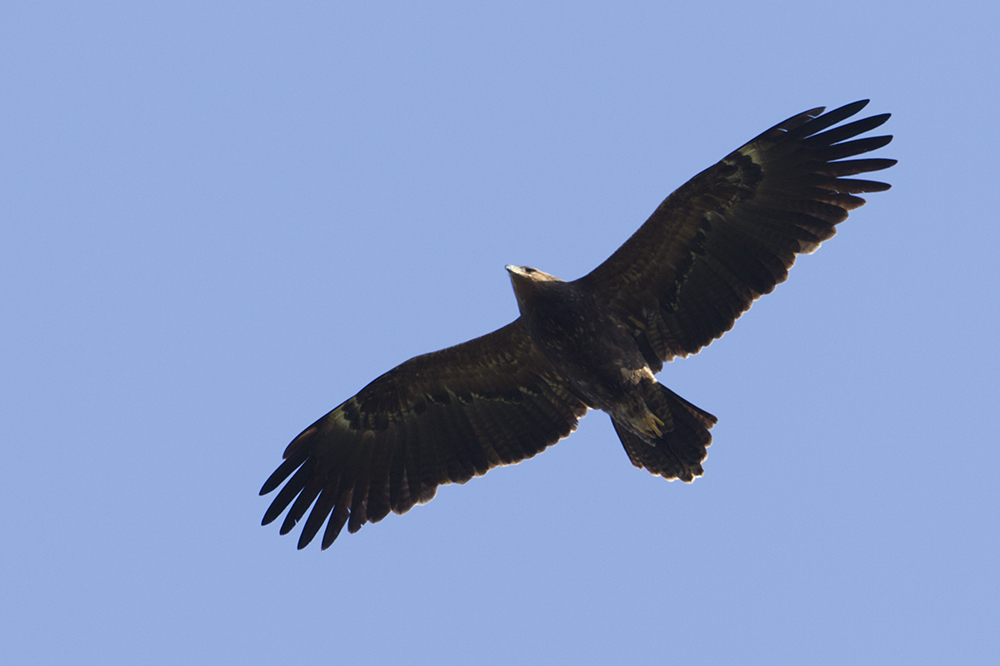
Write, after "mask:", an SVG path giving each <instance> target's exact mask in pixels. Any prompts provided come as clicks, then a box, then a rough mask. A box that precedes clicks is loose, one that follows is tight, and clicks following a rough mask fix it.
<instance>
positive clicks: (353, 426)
mask: <svg viewBox="0 0 1000 666" xmlns="http://www.w3.org/2000/svg"><path fill="white" fill-rule="evenodd" d="M586 413H587V406H586V405H585V404H584V403H583V402H581V401H580V400H579V399H578V398H577V397H575V396H574V395H572V394H571V393H570V392H569V390H568V389H567V388H566V387H565V383H564V382H563V380H562V379H561V378H560V377H559V376H558V374H557V373H556V370H555V368H554V367H552V365H551V364H550V363H549V362H548V361H546V360H545V359H544V358H543V357H542V356H541V354H540V353H539V352H538V351H536V349H535V347H534V345H533V344H532V342H531V339H530V337H529V336H528V333H527V331H526V330H525V329H524V327H523V326H522V325H521V323H520V319H518V320H516V321H514V322H512V323H511V324H508V325H507V326H505V327H503V328H501V329H499V330H497V331H494V332H493V333H490V334H488V335H484V336H482V337H480V338H476V339H475V340H471V341H469V342H466V343H464V344H460V345H457V346H455V347H449V348H448V349H443V350H441V351H438V352H434V353H431V354H424V355H423V356H417V357H416V358H412V359H410V360H409V361H406V362H405V363H403V364H402V365H399V366H397V367H396V368H394V369H392V370H390V371H389V372H387V373H385V374H384V375H382V376H381V377H379V378H378V379H376V380H375V381H373V382H372V383H371V384H369V385H368V386H366V387H365V388H363V389H362V390H361V392H360V393H358V394H357V395H356V396H354V397H353V398H351V399H349V400H347V401H346V402H344V403H343V404H342V405H340V406H339V407H337V408H336V409H334V410H333V411H331V412H330V413H329V414H327V415H326V416H324V417H323V418H321V419H320V420H319V421H317V422H316V423H314V424H312V425H311V426H309V427H308V428H306V429H305V430H304V431H303V432H302V433H301V434H300V435H299V436H298V437H296V438H295V439H294V440H293V441H292V443H291V444H289V445H288V448H287V449H285V453H284V458H285V461H284V463H282V464H281V466H280V467H278V469H277V470H275V472H274V473H273V474H272V475H271V477H270V478H269V479H268V480H267V481H266V482H265V483H264V486H263V488H261V491H260V494H261V495H266V494H268V493H270V492H272V491H273V490H275V489H276V488H277V487H278V486H280V485H281V484H282V482H285V480H286V479H288V480H287V482H285V486H284V488H282V489H281V491H280V492H279V493H278V495H277V496H276V497H275V498H274V501H273V502H272V503H271V506H270V507H269V508H268V510H267V513H265V514H264V520H263V524H264V525H267V524H268V523H270V522H272V521H273V520H275V519H276V518H277V517H278V516H279V515H280V514H281V513H282V512H283V511H284V510H285V509H286V508H287V507H288V506H289V505H291V509H289V511H288V514H287V515H286V516H285V520H284V522H283V523H282V525H281V533H282V534H286V533H288V532H289V531H291V529H292V528H293V527H294V526H295V524H296V523H297V522H298V521H299V519H301V518H302V517H303V516H304V515H305V513H306V511H307V510H308V509H309V507H310V506H312V512H311V513H310V514H309V517H308V518H307V519H306V522H305V526H304V527H303V528H302V534H301V536H300V538H299V548H303V547H305V546H306V545H307V544H308V543H309V542H310V541H311V540H312V539H313V537H314V536H316V533H317V532H318V531H319V529H320V528H321V527H322V526H323V524H324V523H326V525H327V526H326V531H325V532H324V533H323V548H327V547H328V546H329V545H330V544H331V543H333V541H334V539H336V538H337V535H338V534H339V533H340V531H341V529H342V528H343V527H344V525H345V524H347V526H348V531H350V532H352V533H353V532H356V531H358V530H359V529H361V526H362V525H364V524H365V523H366V522H372V523H375V522H378V521H379V520H382V518H384V517H385V516H386V515H388V513H389V511H393V512H395V513H404V512H406V511H408V510H409V509H410V508H411V507H413V505H414V504H422V503H424V502H427V501H429V500H430V499H431V498H432V497H434V494H435V492H437V487H438V486H439V485H442V484H445V483H465V482H466V481H468V480H469V479H471V478H472V477H474V476H481V475H483V474H485V473H486V472H487V471H488V470H490V469H491V468H493V467H496V466H498V465H510V464H512V463H516V462H519V461H521V460H524V459H525V458H530V457H532V456H533V455H535V454H536V453H539V452H540V451H542V450H543V449H545V448H546V447H547V446H549V445H551V444H555V443H556V442H557V441H559V440H560V439H561V438H563V437H566V436H567V435H569V434H570V433H571V432H572V431H573V430H575V429H576V425H577V421H578V419H579V418H580V417H582V416H583V415H584V414H586ZM289 477H291V478H289ZM328 518H329V521H328V520H327V519H328Z"/></svg>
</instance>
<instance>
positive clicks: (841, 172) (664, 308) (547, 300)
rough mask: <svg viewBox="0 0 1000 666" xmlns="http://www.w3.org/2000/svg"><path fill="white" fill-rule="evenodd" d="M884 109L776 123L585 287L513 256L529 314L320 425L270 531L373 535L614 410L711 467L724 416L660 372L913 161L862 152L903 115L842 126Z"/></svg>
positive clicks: (383, 382)
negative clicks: (878, 177) (447, 491)
mask: <svg viewBox="0 0 1000 666" xmlns="http://www.w3.org/2000/svg"><path fill="white" fill-rule="evenodd" d="M867 103H868V100H862V101H859V102H855V103H853V104H848V105H846V106H843V107H840V108H838V109H836V110H833V111H830V112H829V113H823V112H824V108H823V107H819V108H815V109H811V110H809V111H805V112H804V113H800V114H798V115H795V116H792V117H791V118H789V119H788V120H785V121H784V122H781V123H779V124H777V125H775V126H774V127H772V128H771V129H769V130H767V131H766V132H764V133H763V134H761V135H760V136H758V137H757V138H755V139H753V140H752V141H750V142H749V143H747V144H746V145H744V146H743V147H742V148H739V149H738V150H736V151H734V152H733V153H730V154H729V155H728V156H726V157H725V158H723V159H722V161H720V162H719V163H717V164H715V165H714V166H712V167H709V168H708V169H706V170H704V171H702V172H701V173H699V174H698V175H697V176H695V177H694V178H692V179H691V180H689V181H688V182H687V183H685V184H684V185H682V186H681V187H680V188H679V189H677V190H676V191H675V192H673V193H672V194H671V195H670V196H668V197H667V198H666V199H665V200H664V201H663V203H661V204H660V206H659V207H658V208H657V209H656V210H655V211H654V212H653V214H652V215H651V216H650V218H649V219H648V220H647V221H646V222H645V223H644V224H643V225H642V226H641V227H640V228H639V230H638V231H636V232H635V234H633V235H632V237H631V238H629V239H628V240H627V241H626V242H625V244H624V245H622V246H621V247H620V248H618V250H617V251H616V252H615V253H614V254H612V255H611V256H610V257H609V258H608V259H607V260H606V261H605V262H604V263H602V264H601V265H600V266H598V267H597V268H595V269H594V270H593V271H591V272H590V273H588V274H587V275H584V276H583V277H581V278H579V279H577V280H574V281H572V282H565V281H563V280H560V279H559V278H557V277H555V276H552V275H549V274H548V273H544V272H542V271H540V270H536V269H534V268H529V267H526V266H507V267H506V268H507V271H508V273H509V274H510V280H511V284H512V286H513V289H514V296H515V297H516V299H517V305H518V309H519V311H520V316H519V317H518V318H517V319H516V320H514V321H513V322H511V323H510V324H507V325H506V326H504V327H503V328H500V329H499V330H496V331H493V332H492V333H489V334H487V335H484V336H482V337H479V338H476V339H474V340H470V341H469V342H465V343H463V344H460V345H456V346H454V347H449V348H447V349H443V350H441V351H436V352H433V353H430V354H424V355H421V356H417V357H415V358H412V359H410V360H408V361H406V362H405V363H403V364H402V365H399V366H397V367H396V368H393V369H392V370H390V371H389V372H386V373H385V374H383V375H382V376H380V377H378V378H377V379H375V380H374V381H373V382H371V383H370V384H368V385H367V386H365V387H364V388H363V389H361V391H360V392H359V393H358V394H357V395H355V396H354V397H352V398H348V399H347V400H346V401H344V402H343V403H342V404H341V405H339V406H338V407H336V408H335V409H334V410H333V411H331V412H329V413H328V414H327V415H326V416H324V417H322V418H321V419H319V420H318V421H316V422H315V423H313V424H312V425H311V426H309V427H308V428H306V429H305V430H304V431H303V432H302V433H301V434H299V435H298V436H297V437H296V438H295V439H294V440H292V442H291V443H290V444H289V445H288V447H287V448H286V449H285V452H284V456H283V458H284V461H283V462H282V463H281V464H280V466H279V467H278V468H277V469H276V470H275V471H274V473H273V474H271V476H270V477H269V478H268V479H267V481H266V482H265V483H264V486H263V487H262V488H261V490H260V494H261V495H267V494H269V493H271V492H273V491H274V490H277V489H278V487H279V486H281V485H282V484H284V486H283V487H282V488H281V490H280V491H279V492H278V494H277V495H276V496H275V497H274V500H273V501H272V502H271V505H270V507H269V508H268V509H267V511H266V512H265V514H264V519H263V524H264V525H267V524H269V523H271V522H273V521H274V520H275V519H277V518H278V517H279V516H280V515H281V514H282V513H283V512H284V511H285V510H286V509H287V510H288V513H287V514H286V515H285V519H284V521H283V522H282V524H281V529H280V533H281V534H287V533H288V532H290V531H291V530H292V529H293V528H294V527H295V525H296V524H297V523H298V522H299V521H300V520H301V519H302V518H303V517H304V516H305V515H306V512H307V511H308V512H309V515H308V517H307V518H306V519H305V524H304V526H303V528H302V532H301V534H300V536H299V540H298V547H299V548H304V547H305V546H306V545H308V544H309V543H310V541H312V540H313V538H314V537H315V536H316V535H317V534H318V533H319V530H320V529H321V528H323V526H324V525H325V526H326V527H325V529H324V531H323V539H322V548H323V549H326V548H328V547H329V546H330V544H332V543H333V542H334V540H335V539H336V538H337V536H338V535H339V534H340V533H341V531H342V529H343V528H344V526H345V525H346V526H347V529H348V532H351V533H354V532H357V531H358V530H359V529H361V527H362V526H363V525H364V524H365V523H369V522H370V523H377V522H378V521H380V520H382V519H383V518H385V517H386V516H387V515H388V514H389V513H390V512H393V513H397V514H402V513H405V512H407V511H409V510H410V509H411V508H412V507H413V506H414V505H416V504H423V503H425V502H428V501H429V500H430V499H431V498H433V497H434V495H435V493H436V492H437V488H438V486H440V485H443V484H446V483H465V482H466V481H468V480H469V479H471V478H473V477H475V476H481V475H483V474H485V473H486V472H488V471H489V470H490V469H492V468H494V467H497V466H500V465H512V464H515V463H518V462H520V461H522V460H525V459H527V458H531V457H532V456H534V455H535V454H537V453H540V452H541V451H543V450H544V449H545V448H546V447H548V446H550V445H552V444H555V443H556V442H558V441H559V440H560V439H562V438H564V437H567V436H568V435H569V434H570V433H572V432H573V431H574V430H575V429H576V427H577V424H578V422H579V420H580V418H581V417H583V416H584V415H585V414H586V413H587V411H588V410H590V409H599V410H601V411H603V412H606V413H607V414H608V415H609V416H610V417H611V422H612V424H613V425H614V429H615V431H616V433H617V434H618V437H619V439H620V440H621V443H622V445H623V446H624V448H625V452H626V453H627V454H628V457H629V460H631V461H632V464H633V465H635V466H636V467H639V468H643V467H644V468H646V469H647V470H649V472H651V473H652V474H655V475H659V476H662V477H663V478H665V479H681V480H682V481H686V482H691V481H692V480H693V479H694V478H695V477H698V476H701V474H702V472H703V470H702V462H703V461H704V460H705V457H706V455H707V447H708V446H709V444H711V441H712V437H711V434H710V433H709V430H710V429H711V428H712V426H713V425H715V423H716V422H717V419H716V418H715V417H714V416H712V415H711V414H709V413H708V412H706V411H704V410H702V409H700V408H698V407H696V406H695V405H693V404H691V403H690V402H688V401H687V400H685V399H683V398H681V397H680V396H679V395H677V394H676V393H674V392H673V391H671V390H670V389H668V388H667V387H666V386H664V385H662V384H660V383H658V382H657V381H656V378H655V377H654V375H655V374H656V373H657V372H659V371H660V370H661V369H662V368H663V364H664V362H666V361H670V360H672V359H674V358H676V357H686V356H688V355H689V354H695V353H697V352H698V351H699V350H701V349H702V348H703V347H705V346H706V345H708V344H710V343H711V342H712V341H713V340H715V339H716V338H718V337H720V336H722V334H724V333H725V332H726V331H728V330H729V329H731V328H732V327H733V324H734V323H735V321H736V320H737V319H738V318H739V317H740V315H742V314H743V313H744V312H746V311H747V310H748V309H749V308H750V306H751V305H752V304H753V302H754V301H755V300H756V299H758V298H759V297H760V296H761V295H763V294H767V293H770V292H771V291H772V290H773V289H774V287H775V285H777V284H778V283H780V282H783V281H784V280H785V279H786V278H787V277H788V269H789V268H791V266H792V264H793V263H794V262H795V257H796V255H798V254H809V253H812V252H814V251H815V250H816V249H817V248H818V247H819V246H820V243H822V242H823V241H825V240H827V239H829V238H831V237H833V235H834V234H835V233H836V225H837V224H839V223H840V222H843V221H844V220H845V219H847V216H848V211H851V210H854V209H855V208H858V207H860V206H862V205H863V204H864V203H865V200H864V199H862V198H861V197H859V196H857V195H859V194H863V193H866V192H881V191H884V190H887V189H889V185H888V184H886V183H882V182H876V181H871V180H861V179H857V178H851V177H850V176H856V175H858V174H863V173H867V172H870V171H879V170H881V169H886V168H888V167H891V166H892V165H893V164H895V163H896V160H892V159H885V158H872V157H865V158H861V159H848V158H854V157H856V156H858V155H863V154H865V153H869V152H871V151H874V150H877V149H879V148H882V147H883V146H885V145H886V144H888V143H889V142H890V141H891V140H892V137H891V136H873V137H867V138H856V137H858V136H859V135H861V134H864V133H866V132H868V131H870V130H873V129H875V128H876V127H879V126H880V125H882V124H883V123H884V122H885V121H886V120H888V118H889V114H888V113H886V114H881V115H875V116H871V117H867V118H864V119H862V120H855V121H852V122H850V123H846V124H840V123H841V122H842V121H844V120H845V119H847V118H850V117H851V116H854V115H855V114H857V113H858V112H859V111H861V110H862V109H863V108H864V107H865V106H866V105H867ZM310 507H311V509H312V510H311V511H310Z"/></svg>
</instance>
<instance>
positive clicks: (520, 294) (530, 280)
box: [506, 266, 562, 312]
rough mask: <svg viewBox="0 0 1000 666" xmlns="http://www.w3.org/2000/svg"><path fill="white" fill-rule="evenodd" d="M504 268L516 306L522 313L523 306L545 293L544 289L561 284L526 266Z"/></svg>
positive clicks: (549, 276)
mask: <svg viewBox="0 0 1000 666" xmlns="http://www.w3.org/2000/svg"><path fill="white" fill-rule="evenodd" d="M506 268H507V272H508V273H509V274H510V283H511V286H512V287H514V296H515V297H516V298H517V304H518V306H519V307H521V311H522V312H524V307H523V306H524V304H525V303H526V302H528V301H529V300H532V298H533V296H534V295H536V294H538V293H540V292H541V291H545V289H544V288H545V287H547V286H555V283H562V280H560V279H559V278H557V277H555V276H554V275H549V274H548V273H543V272H542V271H540V270H538V269H537V268H529V267H528V266H507V267H506Z"/></svg>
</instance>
